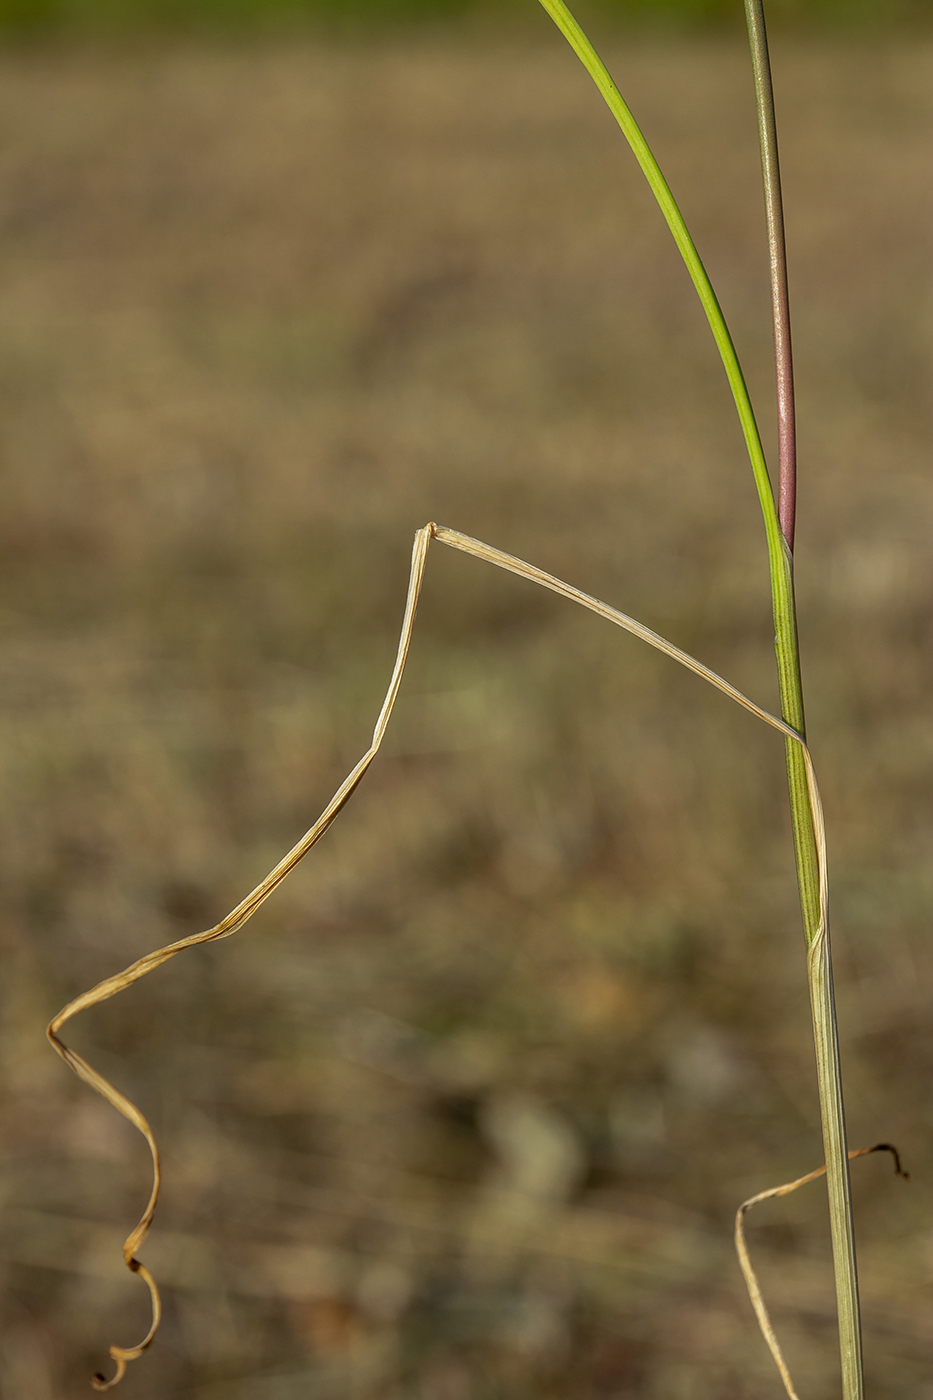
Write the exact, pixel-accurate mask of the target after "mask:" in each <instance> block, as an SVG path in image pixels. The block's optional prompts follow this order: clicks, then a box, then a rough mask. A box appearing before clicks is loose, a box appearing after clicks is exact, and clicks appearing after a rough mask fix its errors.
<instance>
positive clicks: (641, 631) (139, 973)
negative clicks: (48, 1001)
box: [47, 524, 828, 1390]
mask: <svg viewBox="0 0 933 1400" xmlns="http://www.w3.org/2000/svg"><path fill="white" fill-rule="evenodd" d="M432 539H437V540H438V541H439V542H440V543H442V544H446V545H449V546H450V547H451V548H452V549H457V550H460V551H462V552H463V553H465V554H472V555H473V556H474V557H475V558H477V559H483V560H485V561H486V562H487V563H490V564H495V565H496V566H497V567H498V568H501V569H505V570H507V571H508V572H510V573H513V574H518V575H519V577H521V578H526V579H528V580H529V581H530V582H532V583H536V584H539V585H540V586H541V587H543V588H548V589H550V590H551V591H552V592H554V593H559V594H560V595H561V596H562V597H564V598H567V599H569V600H570V602H573V603H578V604H579V605H580V606H581V607H584V608H588V609H589V610H590V611H591V612H594V613H596V614H597V615H598V616H599V617H603V618H605V619H606V621H608V622H612V623H615V625H616V626H618V627H622V628H624V630H625V631H627V632H630V633H631V634H632V635H633V636H635V637H638V638H640V639H641V641H643V642H647V644H648V645H649V646H651V647H654V648H655V649H656V650H657V651H661V652H663V653H664V654H665V655H666V656H669V657H671V658H672V660H674V661H677V662H679V663H680V665H682V666H686V667H687V669H688V670H690V671H693V673H694V674H695V675H697V676H699V677H700V678H701V679H702V680H705V681H707V682H708V683H709V684H710V685H713V686H715V687H716V689H717V690H720V691H722V693H723V694H724V695H727V696H728V697H729V698H730V699H731V700H734V701H735V703H736V704H738V705H741V706H742V708H743V709H746V710H748V711H749V712H750V713H751V714H753V715H755V716H757V718H758V719H760V720H763V721H764V722H765V723H766V724H769V725H770V726H771V727H772V728H773V729H776V730H778V731H779V733H781V734H783V735H784V736H785V738H786V739H787V740H789V741H790V742H792V743H794V744H795V745H797V746H798V747H799V748H800V750H801V753H802V756H803V763H804V768H805V773H806V781H807V784H808V793H809V799H810V803H811V807H812V811H813V814H814V824H815V832H816V847H817V852H818V860H819V901H820V925H819V930H818V935H817V938H816V940H815V943H814V947H822V946H823V945H824V943H825V941H826V939H827V937H828V933H827V926H826V899H827V877H826V838H825V830H824V825H823V808H822V804H821V802H820V794H819V788H818V786H817V782H816V774H815V772H814V769H813V763H812V760H811V758H810V753H809V750H808V749H807V746H806V744H805V743H804V741H803V739H802V737H801V736H800V735H799V734H798V733H796V731H795V730H794V729H793V728H792V727H791V726H790V725H789V724H787V723H786V722H785V721H784V720H782V719H778V717H777V716H776V715H772V714H769V712H768V711H767V710H764V709H762V707H761V706H760V705H756V704H755V702H754V700H750V699H749V698H748V696H746V695H743V694H742V692H741V691H740V690H737V689H736V688H735V686H733V685H730V684H729V682H728V681H726V680H724V679H723V678H722V676H719V675H717V673H716V672H715V671H713V670H711V669H710V668H709V667H708V666H704V665H703V663H702V662H701V661H697V660H696V658H695V657H692V656H690V655H689V654H688V653H687V652H685V651H681V650H680V648H679V647H675V646H674V645H673V644H672V643H671V642H668V641H667V640H666V638H664V637H661V636H659V635H658V634H657V632H652V631H651V629H650V628H649V627H645V626H644V625H643V624H642V623H640V622H636V620H635V619H634V618H632V617H629V616H628V615H627V614H626V613H623V612H619V611H618V609H616V608H612V607H610V606H609V605H608V603H603V602H600V600H599V599H598V598H593V597H591V596H590V595H589V594H588V593H583V592H581V591H580V589H578V588H574V587H573V586H572V585H571V584H569V583H564V582H563V580H562V579H558V578H555V577H554V576H553V574H547V573H545V572H544V570H543V569H539V568H537V567H536V566H535V565H534V564H527V563H525V561H524V560H522V559H517V558H515V556H514V555H511V554H506V553H504V552H503V551H502V550H500V549H495V548H493V546H492V545H488V544H483V543H482V541H480V540H475V539H472V538H471V537H470V536H469V535H462V534H460V533H459V531H457V530H449V529H447V528H445V527H444V526H438V525H434V524H429V525H426V526H424V528H423V529H421V530H419V531H418V532H417V534H416V535H415V542H414V547H413V549H412V559H411V574H410V577H409V583H408V598H407V602H406V606H405V616H404V619H403V621H402V630H401V635H400V637H399V644H398V652H397V654H396V658H395V665H394V667H393V670H392V676H391V679H390V681H389V687H388V690H387V691H386V695H385V699H384V700H383V703H382V708H381V710H380V711H379V718H378V719H377V721H376V726H375V729H374V730H373V738H372V743H371V744H370V746H369V748H368V749H367V751H366V753H365V754H364V755H363V757H362V758H361V759H360V760H359V762H358V763H357V764H356V765H355V767H354V768H352V769H351V770H350V772H349V773H348V774H347V776H346V778H345V779H344V781H343V782H342V783H341V784H340V786H339V788H338V789H337V791H336V792H335V793H334V795H333V797H332V798H331V800H330V802H329V803H328V804H327V806H326V807H325V808H324V811H323V812H322V813H321V815H320V816H319V817H318V819H317V821H316V822H315V823H314V825H313V826H312V827H311V828H310V829H309V830H308V831H307V832H306V833H305V834H304V836H302V838H301V840H300V841H298V842H297V844H296V845H294V846H293V847H292V849H291V850H290V851H289V852H288V853H287V855H285V856H283V858H282V859H281V860H280V861H279V863H278V864H277V865H275V866H274V867H273V869H272V870H270V872H269V874H268V875H267V876H266V877H265V879H264V880H261V881H260V883H259V884H258V885H257V886H256V888H255V889H254V890H252V891H251V892H250V893H249V894H248V895H247V896H246V898H245V899H243V900H241V901H240V903H239V904H238V905H237V906H236V907H235V908H234V909H232V910H231V911H230V913H229V914H228V915H227V916H226V918H225V919H221V921H220V923H219V924H215V925H214V927H213V928H209V929H206V930H205V931H204V932H203V933H196V934H193V935H192V936H191V937H189V938H182V939H179V940H178V941H177V942H175V943H169V944H167V945H166V946H165V947H164V948H157V949H156V950H155V951H154V952H152V953H147V954H146V956H145V957H143V958H139V959H138V960H137V961H136V962H134V963H131V964H130V966H129V967H127V968H124V970H123V971H122V972H118V973H116V974H115V975H114V976H113V977H108V978H105V979H104V981H102V982H98V983H97V985H96V986H94V987H92V988H91V989H90V990H89V991H87V992H84V993H83V994H82V995H81V996H79V997H76V998H75V999H74V1001H71V1002H69V1003H68V1005H67V1006H65V1007H63V1009H62V1010H61V1011H60V1012H59V1013H58V1015H57V1016H55V1017H54V1018H53V1020H52V1021H51V1022H50V1023H49V1026H48V1031H47V1034H48V1037H49V1040H50V1041H51V1042H52V1045H53V1046H54V1047H55V1049H56V1051H57V1052H58V1054H59V1055H61V1057H62V1059H63V1060H64V1061H65V1063H66V1064H67V1065H68V1066H69V1067H70V1068H71V1069H72V1070H73V1071H74V1073H75V1074H77V1075H78V1077H79V1078H80V1079H82V1080H83V1081H84V1082H85V1084H87V1085H89V1086H90V1088H92V1089H94V1090H95V1091H96V1092H97V1093H98V1094H100V1095H101V1096H102V1097H103V1098H105V1099H106V1100H107V1102H108V1103H109V1104H111V1105H112V1106H113V1107H114V1108H115V1109H116V1110H117V1112H118V1113H121V1114H122V1115H123V1117H124V1118H126V1119H128V1121H129V1122H130V1123H132V1124H133V1126H134V1127H135V1128H136V1129H137V1130H138V1131H139V1132H140V1133H141V1134H142V1136H143V1137H144V1138H145V1139H146V1142H147V1143H148V1145H149V1149H150V1152H151V1155H152V1166H153V1181H152V1191H151V1193H150V1197H149V1202H148V1205H147V1206H146V1209H145V1211H144V1212H143V1215H142V1217H141V1218H140V1220H139V1223H138V1224H137V1225H136V1227H135V1229H134V1230H133V1231H132V1232H131V1234H130V1235H129V1236H128V1237H127V1239H126V1242H125V1243H124V1246H123V1258H124V1262H125V1263H126V1266H127V1268H128V1269H129V1270H130V1271H131V1272H132V1273H137V1274H139V1275H140V1276H141V1277H142V1279H143V1280H144V1282H145V1283H146V1284H147V1286H148V1288H149V1291H150V1295H151V1299H152V1321H151V1325H150V1328H149V1331H148V1333H147V1335H146V1336H145V1338H144V1339H143V1341H142V1342H140V1343H139V1344H138V1345H137V1346H135V1347H120V1346H116V1345H114V1346H111V1348H110V1356H111V1358H112V1359H113V1361H114V1362H115V1363H116V1372H115V1374H114V1375H113V1376H112V1377H111V1379H110V1380H109V1381H107V1380H105V1379H104V1377H103V1376H100V1375H97V1376H95V1377H94V1379H93V1384H94V1385H95V1387H96V1388H97V1389H98V1390H109V1389H110V1388H111V1387H112V1386H114V1385H116V1384H117V1382H118V1381H119V1380H120V1379H121V1378H122V1376H123V1374H124V1372H125V1370H126V1365H127V1362H128V1361H132V1360H135V1359H136V1358H137V1357H139V1356H141V1355H142V1353H143V1352H144V1351H145V1350H146V1348H147V1347H148V1346H149V1345H150V1343H151V1342H152V1340H153V1338H154V1337H155V1334H156V1331H157V1330H158V1326H159V1320H160V1317H161V1302H160V1298H159V1290H158V1287H157V1285H156V1283H155V1280H154V1279H153V1278H152V1275H151V1274H150V1273H149V1272H148V1270H147V1269H146V1268H145V1267H144V1266H143V1265H142V1264H140V1262H139V1260H138V1259H137V1258H136V1251H137V1250H138V1249H139V1248H140V1246H141V1245H142V1244H143V1242H144V1240H145V1238H146V1236H147V1235H148V1233H149V1228H150V1226H151V1224H152V1219H153V1216H154V1214H155V1209H156V1206H157V1204H158V1200H159V1192H160V1189H161V1181H162V1175H161V1168H160V1165H159V1152H158V1148H157V1146H156V1141H155V1137H154V1136H153V1132H152V1129H151V1127H150V1126H149V1123H148V1122H147V1120H146V1119H145V1117H144V1116H143V1114H142V1113H141V1112H140V1110H139V1109H138V1108H137V1107H136V1105H135V1104H134V1103H132V1102H131V1101H130V1100H129V1099H128V1098H126V1097H125V1096H124V1095H123V1094H121V1093H120V1092H119V1090H118V1089H116V1088H114V1086H113V1085H112V1084H111V1083H110V1082H109V1081H108V1080H107V1079H105V1078H104V1076H103V1075H101V1074H99V1073H98V1072H97V1070H95V1069H94V1068H93V1067H92V1066H91V1065H89V1064H88V1062H87V1061H86V1060H85V1059H84V1058H83V1057H82V1056H81V1055H79V1054H78V1053H77V1051H76V1050H73V1049H72V1048H71V1047H70V1046H68V1045H66V1044H65V1042H64V1041H63V1040H62V1039H61V1037H60V1035H59V1031H60V1030H61V1029H62V1027H63V1026H64V1025H65V1024H66V1023H67V1022H68V1021H70V1020H71V1019H72V1017H74V1016H76V1015H77V1014H78V1013H79V1012H80V1011H87V1010H89V1009H90V1008H91V1007H93V1006H97V1005H99V1004H100V1003H101V1002H103V1001H106V1000H108V998H110V997H113V996H116V995H117V994H118V993H119V992H122V991H125V990H126V989H127V987H131V986H132V985H133V984H134V982H138V981H139V980H140V978H142V977H145V976H147V975H148V973H150V972H153V971H155V969H156V968H157V967H161V966H162V964H163V963H166V962H168V961H169V959H170V958H174V957H175V956H176V955H177V954H178V953H181V952H184V951H185V949H187V948H195V947H198V946H199V945H201V944H204V943H215V942H217V941H218V940H220V939H222V938H229V937H230V935H231V934H233V933H236V932H237V930H238V929H241V928H242V927H243V925H244V924H245V923H246V922H247V920H248V919H250V918H252V916H253V914H255V912H256V910H257V909H258V908H259V906H260V905H261V904H263V903H264V902H265V900H267V899H268V898H269V895H270V894H272V892H273V890H275V889H276V887H277V886H278V885H280V884H281V883H282V881H283V880H284V879H285V877H286V875H288V874H289V872H290V871H292V870H294V868H295V866H296V865H297V864H298V862H299V861H300V860H302V859H303V857H304V856H306V855H307V853H308V851H310V850H311V848H312V846H314V845H316V843H317V842H318V841H319V840H320V839H321V837H322V836H323V835H324V833H325V831H326V830H327V829H328V827H329V826H330V825H331V823H332V822H333V821H334V819H335V817H336V816H337V815H338V813H339V812H340V811H341V809H342V808H343V807H344V806H345V805H346V803H347V802H348V800H349V799H350V797H351V796H352V794H353V792H354V791H355V790H356V788H357V787H358V786H359V783H360V781H361V780H362V778H363V776H364V774H365V772H366V770H367V769H368V767H369V765H370V764H371V763H372V761H373V759H374V758H375V756H376V754H377V753H378V751H379V747H380V745H381V744H382V740H383V738H384V736H385V732H386V728H387V726H388V723H389V719H390V718H391V715H392V710H393V707H394V705H395V701H396V698H397V697H398V692H399V687H400V686H401V683H402V676H403V674H404V671H405V663H406V661H407V659H408V653H409V649H410V647H411V639H412V633H413V630H414V625H415V617H416V615H417V610H418V598H419V596H420V593H421V585H422V581H423V578H424V569H425V563H426V559H427V551H428V546H429V544H430V542H431V540H432Z"/></svg>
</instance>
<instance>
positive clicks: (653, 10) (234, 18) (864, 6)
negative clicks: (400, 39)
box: [0, 0, 933, 36]
mask: <svg viewBox="0 0 933 1400" xmlns="http://www.w3.org/2000/svg"><path fill="white" fill-rule="evenodd" d="M536 8H537V7H536V6H535V4H534V0H0V32H5V33H6V34H7V35H16V34H25V35H29V34H39V35H48V34H56V33H62V32H64V33H66V34H72V35H73V34H79V35H84V36H87V35H99V34H108V33H109V34H112V33H120V34H127V33H129V34H134V33H139V32H146V31H153V30H155V31H168V32H170V33H171V32H176V33H177V32H178V31H184V30H186V29H188V30H190V29H193V30H200V31H207V32H209V33H211V32H213V33H216V32H218V31H221V32H222V31H225V30H226V31H232V32H240V33H246V34H255V33H256V32H257V31H259V32H261V31H263V30H266V31H269V30H275V29H280V30H281V29H283V28H286V29H292V30H295V29H297V30H299V31H300V30H301V29H305V30H306V29H307V28H308V27H309V26H312V27H321V26H323V27H325V28H333V27H335V26H336V27H338V28H347V27H349V28H351V29H354V30H357V31H359V30H362V32H364V33H366V32H367V31H369V32H372V31H373V30H375V31H377V32H378V31H379V30H384V29H386V28H387V27H388V28H392V27H394V26H397V25H399V24H402V25H411V24H415V25H423V24H429V25H436V24H437V23H441V24H447V23H449V22H451V21H454V22H459V21H466V22H467V23H471V22H473V21H479V22H480V23H481V24H483V25H487V26H488V25H491V26H493V27H494V28H501V27H502V26H503V25H508V26H514V25H520V26H523V27H531V25H532V24H533V23H534V19H533V18H530V17H529V16H530V15H532V14H533V11H534V10H535V9H536ZM574 9H575V13H577V14H578V16H579V17H580V18H581V19H584V20H590V19H592V20H594V21H595V20H597V19H598V20H599V21H600V22H601V23H602V24H604V25H606V24H609V25H614V26H616V27H618V28H622V29H631V28H632V27H633V26H634V27H636V28H637V27H647V28H649V29H651V28H661V29H663V30H668V31H669V30H671V29H674V30H675V31H676V30H678V29H681V30H682V29H705V28H710V27H712V28H719V29H721V28H723V26H725V27H728V28H731V29H734V30H739V29H741V27H742V25H743V23H744V18H743V11H742V5H741V4H740V3H739V0H579V4H578V5H575V7H574ZM768 17H769V23H770V24H771V25H772V27H773V26H778V27H780V26H790V27H792V28H798V29H799V28H804V29H814V28H815V29H817V30H819V29H823V28H826V27H828V28H829V29H830V30H834V31H837V32H841V33H848V32H850V31H853V30H855V31H858V30H860V29H864V28H865V27H868V28H870V29H874V30H878V29H881V30H887V31H891V30H896V29H897V28H898V27H900V26H903V25H904V24H909V25H916V24H918V23H919V24H921V25H925V26H926V27H929V25H930V22H931V20H933V0H770V3H769V5H768Z"/></svg>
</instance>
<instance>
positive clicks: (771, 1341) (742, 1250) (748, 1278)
mask: <svg viewBox="0 0 933 1400" xmlns="http://www.w3.org/2000/svg"><path fill="white" fill-rule="evenodd" d="M872 1152H890V1153H891V1156H892V1157H893V1158H894V1171H895V1174H896V1175H897V1176H899V1177H902V1178H903V1179H904V1181H909V1180H910V1172H905V1171H904V1169H903V1167H902V1166H901V1158H900V1153H899V1152H898V1150H897V1148H896V1147H892V1146H891V1144H890V1143H889V1142H877V1143H875V1145H874V1147H856V1148H853V1150H852V1151H851V1152H850V1153H849V1154H848V1158H849V1161H850V1162H852V1161H854V1160H855V1159H856V1157H867V1156H869V1155H870V1154H871V1153H872ZM825 1174H826V1168H825V1166H822V1167H817V1168H816V1170H815V1171H812V1172H807V1173H806V1175H805V1176H798V1178H797V1180H796V1181H787V1182H785V1183H784V1185H783V1186H771V1187H769V1188H768V1190H767V1191H759V1192H758V1194H757V1195H755V1196H750V1197H749V1199H748V1200H747V1201H743V1202H742V1204H741V1205H740V1206H739V1208H738V1210H737V1211H736V1213H735V1252H736V1254H737V1255H738V1256H739V1264H740V1266H741V1269H742V1273H743V1274H744V1275H745V1285H746V1287H747V1289H748V1296H749V1298H750V1299H751V1302H752V1307H753V1308H754V1309H755V1316H756V1317H757V1318H758V1326H759V1327H760V1328H761V1334H762V1336H763V1337H764V1339H765V1341H766V1342H767V1344H768V1350H769V1351H770V1352H771V1355H772V1356H773V1357H774V1364H775V1365H776V1366H777V1368H778V1371H779V1372H780V1374H781V1380H782V1381H783V1382H784V1389H785V1390H786V1391H787V1394H788V1396H789V1397H790V1400H799V1397H798V1395H797V1392H796V1390H795V1389H794V1383H793V1381H792V1380H791V1376H790V1371H789V1370H788V1369H787V1363H786V1362H785V1360H784V1354H783V1352H782V1351H781V1346H780V1343H779V1342H778V1339H777V1337H776V1336H775V1334H774V1328H773V1327H772V1325H771V1318H770V1317H769V1315H768V1309H767V1307H766V1305H765V1300H764V1298H763V1297H762V1293H761V1287H760V1285H759V1283H758V1275H757V1274H756V1273H755V1270H754V1268H753V1267H752V1261H751V1257H750V1255H749V1252H748V1245H747V1243H746V1240H745V1216H746V1215H747V1213H748V1212H749V1211H750V1210H751V1208H752V1206H757V1205H759V1204H760V1203H761V1202H762V1201H771V1200H774V1199H775V1197H777V1196H789V1195H790V1194H791V1192H792V1191H798V1190H799V1189H800V1187H801V1186H807V1185H808V1184H809V1183H810V1182H811V1181H816V1180H818V1179H819V1177H821V1176H824V1175H825Z"/></svg>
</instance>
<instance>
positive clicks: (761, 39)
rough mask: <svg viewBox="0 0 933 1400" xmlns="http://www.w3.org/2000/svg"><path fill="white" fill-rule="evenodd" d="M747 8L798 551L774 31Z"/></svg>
mask: <svg viewBox="0 0 933 1400" xmlns="http://www.w3.org/2000/svg"><path fill="white" fill-rule="evenodd" d="M745 13H746V17H747V19H748V37H749V41H750V44H751V51H752V66H753V69H754V74H755V96H756V98H757V102H756V106H757V108H758V135H759V140H760V145H761V174H762V179H763V182H764V191H765V215H766V218H767V224H768V253H769V258H770V263H771V308H772V315H773V318H774V367H775V373H776V378H777V411H778V520H779V521H780V525H781V534H782V535H783V536H784V539H785V540H786V542H787V547H788V549H790V550H791V551H793V548H794V524H795V520H796V513H797V426H796V414H795V409H794V358H793V352H792V349H791V338H790V296H789V293H788V289H787V253H786V247H785V242H784V204H783V200H782V198H781V167H780V162H779V160H778V143H777V126H776V124H775V119H774V91H773V89H772V86H771V63H770V60H769V57H768V36H767V32H766V30H765V17H764V9H763V6H762V0H745Z"/></svg>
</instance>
